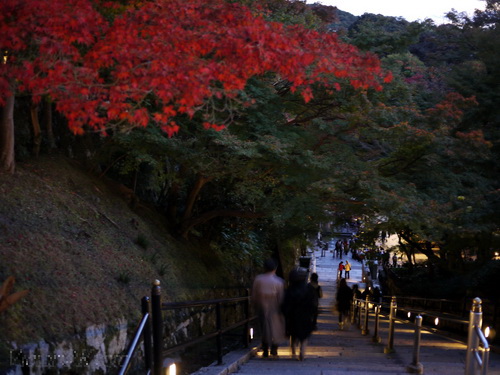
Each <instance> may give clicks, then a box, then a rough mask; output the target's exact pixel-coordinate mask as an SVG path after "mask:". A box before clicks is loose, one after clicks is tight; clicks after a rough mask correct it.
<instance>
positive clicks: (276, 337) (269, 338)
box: [252, 259, 285, 357]
mask: <svg viewBox="0 0 500 375" xmlns="http://www.w3.org/2000/svg"><path fill="white" fill-rule="evenodd" d="M277 267H278V265H277V263H276V262H275V261H274V260H273V259H268V260H266V261H265V262H264V273H263V274H260V275H257V277H256V278H255V280H254V283H253V287H252V301H253V303H254V306H255V309H256V311H257V314H258V317H259V321H260V324H261V331H262V351H263V353H262V356H263V357H269V349H270V350H271V355H272V356H277V355H278V345H279V343H280V342H283V341H284V340H285V319H284V316H283V314H282V311H281V305H282V303H283V300H284V297H285V281H284V280H283V279H282V278H281V277H278V276H276V269H277Z"/></svg>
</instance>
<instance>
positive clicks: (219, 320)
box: [215, 302, 222, 365]
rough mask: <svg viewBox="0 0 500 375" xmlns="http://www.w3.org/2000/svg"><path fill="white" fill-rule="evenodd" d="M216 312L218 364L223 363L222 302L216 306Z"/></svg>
mask: <svg viewBox="0 0 500 375" xmlns="http://www.w3.org/2000/svg"><path fill="white" fill-rule="evenodd" d="M215 312H216V318H215V319H216V320H215V324H216V328H217V364H218V365H222V332H221V330H222V318H221V308H220V302H217V305H216V306H215Z"/></svg>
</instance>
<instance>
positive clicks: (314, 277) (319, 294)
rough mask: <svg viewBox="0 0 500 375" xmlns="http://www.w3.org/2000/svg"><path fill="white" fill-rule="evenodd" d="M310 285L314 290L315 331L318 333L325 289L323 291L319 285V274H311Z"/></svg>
mask: <svg viewBox="0 0 500 375" xmlns="http://www.w3.org/2000/svg"><path fill="white" fill-rule="evenodd" d="M309 285H311V286H312V287H313V288H314V330H315V331H316V330H317V329H318V327H317V323H318V313H319V299H320V298H323V289H321V285H319V282H318V274H317V273H312V274H311V280H310V281H309Z"/></svg>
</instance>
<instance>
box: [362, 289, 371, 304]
mask: <svg viewBox="0 0 500 375" xmlns="http://www.w3.org/2000/svg"><path fill="white" fill-rule="evenodd" d="M367 297H368V300H370V301H371V299H372V291H371V287H370V286H368V285H367V286H366V287H365V290H363V292H362V293H361V299H362V300H363V301H366V298H367Z"/></svg>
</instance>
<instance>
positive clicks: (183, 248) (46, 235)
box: [0, 156, 235, 363]
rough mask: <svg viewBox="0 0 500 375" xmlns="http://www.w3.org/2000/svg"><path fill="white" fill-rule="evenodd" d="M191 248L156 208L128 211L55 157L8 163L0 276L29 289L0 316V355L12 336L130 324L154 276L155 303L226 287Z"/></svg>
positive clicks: (58, 335) (110, 191) (1, 178)
mask: <svg viewBox="0 0 500 375" xmlns="http://www.w3.org/2000/svg"><path fill="white" fill-rule="evenodd" d="M199 248H200V249H201V250H198V249H197V248H196V247H195V246H192V245H189V244H187V243H183V242H179V241H177V240H175V239H174V238H172V237H170V236H169V235H168V234H167V232H166V230H165V223H164V222H163V219H162V217H161V216H160V215H158V214H156V213H155V212H154V211H153V210H151V209H148V208H146V207H144V206H140V205H139V206H138V207H137V208H135V209H134V210H132V209H131V208H129V206H128V205H127V202H126V200H125V199H124V198H123V197H122V196H121V195H120V194H119V192H118V189H117V186H116V185H115V186H113V185H110V184H107V183H105V182H104V181H103V179H100V178H97V177H96V176H93V175H90V174H89V173H86V172H85V171H84V170H82V169H81V168H79V167H78V166H77V165H75V164H74V163H73V162H71V161H70V160H68V159H66V158H64V157H61V156H52V157H45V158H41V159H38V160H34V161H30V162H28V163H24V164H18V168H17V171H16V173H15V174H14V175H2V174H0V282H3V280H5V279H6V278H7V277H8V276H14V277H15V278H16V284H15V287H14V291H20V290H24V289H28V290H29V293H28V295H27V296H26V297H25V298H24V299H22V300H20V301H19V302H17V303H16V304H15V305H13V306H12V307H10V308H9V309H8V310H6V311H4V312H2V313H0V340H1V341H0V355H1V356H2V357H3V358H5V357H4V356H5V355H6V354H7V353H8V351H7V349H8V347H9V344H8V343H9V342H12V341H15V342H17V343H18V344H23V343H29V342H36V341H38V340H40V339H42V338H43V339H45V340H47V341H49V340H61V339H64V338H65V337H68V336H70V335H72V334H74V333H76V332H79V331H81V330H82V329H84V328H85V327H86V326H88V325H90V324H95V323H105V322H110V323H111V322H114V321H116V320H117V319H118V318H122V317H125V318H126V319H129V320H131V321H134V322H135V320H136V319H137V318H138V317H139V305H140V298H141V297H142V296H144V295H148V294H149V293H150V286H151V282H152V281H153V280H155V279H159V280H160V281H161V285H162V287H163V296H164V297H163V298H164V299H165V300H174V299H186V298H193V297H196V296H193V295H192V293H193V291H194V293H195V294H197V293H199V296H203V292H204V291H205V290H206V289H207V288H213V287H218V286H223V285H231V286H234V283H235V279H234V278H231V275H229V273H228V269H227V266H225V267H223V262H220V261H219V260H217V258H216V255H215V254H213V253H212V254H209V251H208V250H207V249H203V247H202V246H199ZM227 280H232V281H227ZM188 292H189V293H191V295H189V296H188ZM1 362H3V361H0V363H1Z"/></svg>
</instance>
